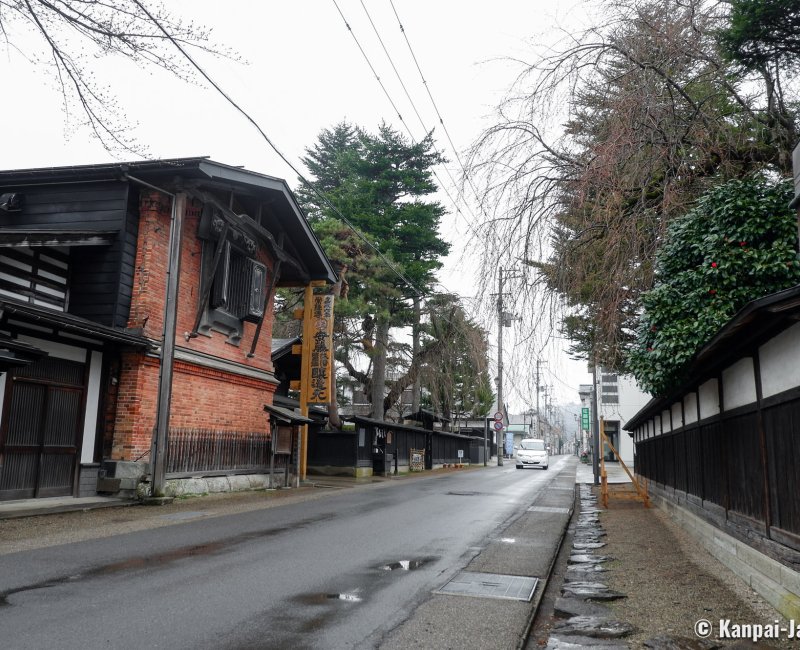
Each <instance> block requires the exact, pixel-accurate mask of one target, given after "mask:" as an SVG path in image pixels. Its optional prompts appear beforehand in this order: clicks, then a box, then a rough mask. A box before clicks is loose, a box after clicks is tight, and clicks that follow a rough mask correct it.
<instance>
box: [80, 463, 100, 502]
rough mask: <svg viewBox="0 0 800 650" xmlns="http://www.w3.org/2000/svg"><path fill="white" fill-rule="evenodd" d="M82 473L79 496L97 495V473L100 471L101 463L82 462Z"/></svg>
mask: <svg viewBox="0 0 800 650" xmlns="http://www.w3.org/2000/svg"><path fill="white" fill-rule="evenodd" d="M80 471H81V473H80V476H79V477H78V496H79V497H94V496H97V475H98V474H99V472H100V463H81V470H80Z"/></svg>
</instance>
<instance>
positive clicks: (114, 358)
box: [0, 158, 335, 499]
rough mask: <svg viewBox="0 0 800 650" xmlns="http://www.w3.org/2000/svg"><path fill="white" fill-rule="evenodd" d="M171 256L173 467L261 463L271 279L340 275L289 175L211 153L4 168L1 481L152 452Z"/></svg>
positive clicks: (91, 480)
mask: <svg viewBox="0 0 800 650" xmlns="http://www.w3.org/2000/svg"><path fill="white" fill-rule="evenodd" d="M174 206H178V208H180V206H182V207H183V210H182V214H181V215H179V216H180V217H181V218H180V219H177V218H176V214H175V213H174ZM173 223H180V237H179V240H177V241H179V246H178V247H177V248H173V249H172V250H173V251H174V250H177V251H178V254H177V255H171V254H170V251H171V249H170V233H171V228H172V227H173ZM170 273H176V274H177V277H178V287H177V298H176V300H175V301H174V305H173V304H170V307H171V308H174V309H173V311H172V313H173V314H174V322H175V332H176V336H175V345H174V351H173V352H172V354H171V355H170V356H168V357H167V358H168V359H169V358H171V359H173V363H172V377H171V385H172V392H171V397H170V398H169V399H168V400H167V402H166V403H167V404H168V413H169V447H168V452H167V458H168V459H169V463H170V465H169V467H168V468H167V472H170V471H171V472H172V473H173V474H178V473H180V470H181V468H183V469H184V470H186V471H187V472H189V473H193V472H194V473H196V472H197V471H202V470H203V469H204V468H205V469H207V470H209V471H210V472H211V473H216V474H224V473H226V471H230V472H234V471H235V472H241V471H246V470H248V469H254V470H257V469H259V468H262V467H263V464H264V459H263V449H264V443H265V441H266V440H267V439H268V431H267V429H268V424H267V418H266V417H265V414H264V409H263V407H264V404H271V403H272V395H273V394H274V392H275V388H276V386H277V383H278V382H277V380H276V378H275V375H274V370H273V367H272V362H271V360H270V354H271V350H270V341H271V330H272V317H273V310H272V297H273V296H274V290H275V288H276V287H280V286H303V285H305V284H307V283H308V282H309V281H312V280H325V281H328V282H333V281H334V280H335V273H334V271H333V268H332V267H331V264H330V262H329V260H328V259H327V258H326V257H325V254H324V253H323V251H322V249H321V247H320V245H319V242H318V241H317V239H316V238H315V236H314V234H313V233H312V231H311V229H310V228H309V226H308V223H307V222H306V220H305V217H304V216H303V215H302V213H301V211H300V209H299V208H298V206H297V203H296V201H295V199H294V197H293V196H292V194H291V192H290V190H289V188H288V186H287V185H286V183H285V182H284V181H283V180H280V179H277V178H272V177H269V176H264V175H262V174H257V173H254V172H250V171H247V170H244V169H241V168H238V167H230V166H227V165H222V164H219V163H216V162H213V161H210V160H208V159H206V158H189V159H175V160H161V161H149V162H137V163H126V164H108V165H91V166H80V167H69V168H55V169H31V170H14V171H0V370H4V371H5V372H4V373H3V374H2V375H0V400H2V420H1V421H0V499H20V498H33V497H42V496H57V495H58V496H61V495H70V494H72V495H75V496H83V495H87V494H94V493H95V492H96V490H97V477H98V473H100V475H101V476H102V475H104V474H107V475H108V476H110V477H111V478H116V479H119V478H122V480H123V481H124V479H125V477H127V476H133V477H135V476H138V474H141V473H143V472H145V471H146V470H147V469H148V467H147V464H146V463H147V461H149V458H150V454H151V445H152V443H153V432H154V430H155V428H156V422H157V415H158V409H159V400H158V397H159V381H160V373H161V371H162V359H161V356H162V347H164V346H163V345H162V343H163V341H164V340H165V339H164V337H165V317H166V315H167V314H169V313H170V310H168V309H165V307H166V306H167V303H166V301H167V295H168V279H169V276H170ZM167 329H168V328H167ZM167 350H168V353H169V351H170V350H171V348H170V346H169V345H168V346H167ZM212 447H213V449H212ZM209 450H211V451H209ZM201 457H202V458H201ZM193 463H194V464H193ZM204 463H205V465H203V464H204ZM101 468H102V470H103V471H101ZM120 468H124V471H120V472H119V473H118V472H117V470H119V469H120ZM212 470H213V471H212ZM109 485H111V487H110V488H109ZM113 487H114V486H113V482H112V483H109V482H108V481H106V482H105V484H104V488H105V489H113ZM117 487H119V481H118V482H117ZM122 487H123V488H124V487H125V485H122ZM128 487H130V486H128Z"/></svg>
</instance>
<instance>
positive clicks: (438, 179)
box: [333, 0, 477, 234]
mask: <svg viewBox="0 0 800 650" xmlns="http://www.w3.org/2000/svg"><path fill="white" fill-rule="evenodd" d="M333 4H334V5H335V6H336V10H337V11H338V12H339V15H340V16H341V17H342V21H343V22H344V24H345V27H347V31H348V32H350V35H351V36H352V37H353V40H354V41H355V43H356V46H357V47H358V50H359V52H361V56H363V57H364V60H365V61H366V63H367V65H368V66H369V69H370V70H371V71H372V74H373V75H374V76H375V79H376V80H377V81H378V84H379V85H380V87H381V90H383V94H384V95H386V99H388V100H389V103H390V104H391V106H392V109H393V110H394V112H395V113H397V118H398V119H399V120H400V122H401V123H402V125H403V127H405V130H406V132H407V133H408V137H409V138H411V142H413V143H414V144H417V140H416V138H415V137H414V134H413V132H412V131H411V128H410V127H409V126H408V123H407V122H406V121H405V120H404V119H403V116H402V115H401V113H400V110H399V109H398V108H397V104H396V103H395V101H394V100H393V99H392V96H391V95H390V94H389V91H388V90H387V89H386V86H385V85H384V83H383V81H382V80H381V78H380V75H379V74H378V73H377V71H376V70H375V66H374V65H372V61H371V60H370V58H369V56H368V55H367V53H366V51H365V50H364V48H363V47H362V45H361V42H360V41H359V40H358V37H357V36H356V33H355V31H354V30H353V28H352V27H351V26H350V23H349V22H347V18H346V17H345V15H344V13H343V12H342V10H341V8H340V7H339V4H338V3H337V2H336V0H333ZM361 6H362V7H363V8H364V12H365V13H366V14H367V18H368V19H369V22H370V24H371V25H372V28H373V29H374V30H375V34H376V36H377V37H378V41H379V42H380V44H381V46H382V47H383V51H384V52H385V53H386V57H387V58H388V59H389V63H390V64H391V66H392V68H393V69H394V72H395V74H396V75H397V79H398V81H399V82H400V85H401V86H402V88H403V90H404V91H405V93H406V97H408V100H409V102H410V103H411V106H412V108H413V109H414V112H415V113H416V115H417V118H419V120H420V124H422V128H423V130H424V131H425V132H426V133H429V132H430V131H429V130H428V128H427V127H426V126H425V123H424V121H423V120H422V118H421V117H420V114H419V111H418V110H417V107H416V105H415V104H414V101H413V100H412V99H411V96H410V95H409V93H408V90H407V88H406V85H405V83H404V82H403V79H402V77H401V76H400V73H399V72H398V71H397V67H396V66H395V65H394V61H393V60H392V57H391V56H390V55H389V52H388V50H387V49H386V46H385V45H384V43H383V39H382V38H381V35H380V33H379V32H378V29H377V27H376V26H375V23H374V21H373V20H372V16H371V15H370V13H369V11H368V10H367V8H366V6H365V5H364V3H363V1H362V3H361ZM457 155H458V154H457V153H456V156H457ZM444 169H445V171H446V172H447V174H448V176H450V181H451V183H452V184H453V186H454V187H455V188H456V189H457V188H458V183H456V181H455V179H454V178H453V176H452V174H450V170H449V169H447V167H445V168H444ZM432 172H433V175H434V177H435V178H436V180H437V181H438V182H439V188H440V189H441V190H442V191H443V192H444V193H445V194H446V195H447V198H448V199H450V202H451V203H452V204H453V207H455V209H456V212H457V213H460V212H461V209H460V208H459V207H458V201H456V200H455V199H453V197H452V196H451V194H450V192H449V191H448V190H447V187H446V186H445V184H444V183H443V182H442V179H441V178H439V175H438V174H437V173H436V170H435V169H434V170H432ZM459 194H460V192H459ZM462 201H463V199H462ZM463 203H464V205H465V206H466V207H467V209H468V210H469V211H470V214H471V216H472V218H473V219H474V218H475V215H474V214H472V210H470V209H469V205H468V204H467V202H466V201H463ZM467 225H468V226H469V227H470V229H472V227H471V224H469V223H468V224H467ZM473 232H474V230H473ZM475 234H477V233H475Z"/></svg>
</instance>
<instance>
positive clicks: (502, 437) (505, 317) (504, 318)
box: [497, 268, 519, 466]
mask: <svg viewBox="0 0 800 650" xmlns="http://www.w3.org/2000/svg"><path fill="white" fill-rule="evenodd" d="M504 276H505V277H509V278H514V277H519V271H515V270H514V269H503V268H501V269H499V273H498V281H497V285H498V286H497V410H498V411H500V412H501V413H502V414H503V418H504V422H503V428H502V429H501V430H500V431H499V432H498V434H499V435H498V436H497V438H498V443H497V464H498V465H500V466H502V464H503V453H504V452H505V449H506V429H505V419H506V409H505V405H504V404H503V328H504V327H510V326H511V320H512V316H511V314H506V312H504V311H503V279H504ZM501 445H502V447H501Z"/></svg>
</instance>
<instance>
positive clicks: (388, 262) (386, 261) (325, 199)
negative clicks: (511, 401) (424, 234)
mask: <svg viewBox="0 0 800 650" xmlns="http://www.w3.org/2000/svg"><path fill="white" fill-rule="evenodd" d="M134 2H135V3H136V5H137V6H138V7H139V8H140V9H141V10H142V11H143V12H144V13H145V14H147V17H148V18H150V20H151V21H153V24H155V25H156V26H157V27H158V29H159V30H161V32H162V33H163V34H164V36H165V37H166V38H167V39H168V40H169V41H170V42H171V43H172V44H173V45H174V46H175V48H176V49H177V50H178V51H179V52H180V53H181V54H182V55H183V56H184V57H185V58H186V59H187V60H188V61H189V63H191V64H192V66H193V67H194V68H195V69H196V70H197V71H198V72H199V73H200V74H201V75H202V77H203V78H204V79H205V80H206V81H207V82H208V83H210V84H211V85H212V86H213V87H214V89H215V90H216V91H217V92H218V93H219V94H220V95H222V96H223V97H224V98H225V99H226V100H227V101H228V103H229V104H230V105H231V106H233V107H234V108H235V109H236V110H237V111H238V112H239V113H241V115H242V116H244V118H245V119H246V120H247V121H248V122H250V124H252V125H253V126H254V127H255V129H256V130H257V131H258V133H259V134H260V135H261V137H262V138H263V139H264V140H265V141H266V143H267V144H268V145H269V146H270V147H271V148H272V150H273V151H274V152H275V153H276V154H278V156H280V158H281V160H283V162H285V163H286V164H287V165H288V166H289V168H290V169H291V170H292V171H293V172H294V173H295V174H297V176H298V178H299V179H300V180H301V181H302V182H303V183H304V184H305V185H306V186H307V187H308V188H309V189H310V190H311V191H312V192H314V194H316V195H317V196H318V197H319V198H320V199H321V200H322V201H323V202H324V203H325V204H326V205H327V206H328V207H330V208H331V209H332V210H333V211H334V213H335V214H336V215H337V217H339V218H340V219H341V220H342V221H343V222H344V223H345V224H346V225H347V226H348V227H349V228H350V230H352V231H353V232H354V233H355V234H356V235H357V236H358V237H359V238H360V239H362V240H363V241H364V243H366V244H367V246H369V247H370V248H371V249H372V250H373V251H374V252H375V253H376V254H377V255H378V257H379V258H380V259H381V260H382V261H383V263H384V264H386V266H388V267H389V268H390V269H391V270H392V272H393V273H394V274H395V275H397V277H398V278H400V280H402V281H403V282H404V283H405V284H406V285H407V286H408V287H409V288H410V289H412V290H413V291H416V292H417V293H418V294H419V295H420V296H422V295H424V292H423V291H421V290H420V289H419V288H418V287H417V286H416V285H415V284H414V283H413V282H412V281H411V280H409V279H408V278H407V277H406V276H405V274H403V272H402V271H401V270H400V269H399V268H397V266H395V265H394V264H393V263H392V261H391V260H390V259H389V258H388V257H386V256H385V255H384V254H383V253H382V252H381V250H380V249H379V248H378V247H377V246H376V245H375V244H374V243H372V242H371V241H370V240H369V239H368V238H367V237H366V235H364V234H363V233H362V232H360V231H359V230H358V229H357V228H356V227H355V226H353V224H352V223H350V221H349V220H348V219H347V217H345V216H344V215H343V214H342V213H341V211H340V210H339V209H338V208H337V207H336V206H335V205H334V204H333V203H332V202H331V201H330V200H329V199H328V197H327V196H325V194H324V193H323V192H321V191H320V190H318V189H317V188H316V187H315V186H314V184H313V183H311V181H309V180H308V179H307V178H306V177H305V176H303V174H302V173H300V171H299V170H298V169H297V167H296V166H295V165H294V164H292V162H290V161H289V159H288V158H287V157H286V156H285V155H284V154H283V152H281V150H280V149H278V147H277V146H276V145H275V143H274V142H272V140H271V139H270V138H269V136H268V135H267V134H266V133H265V132H264V130H263V129H262V128H261V126H259V124H258V122H256V121H255V119H253V118H252V117H251V116H250V114H249V113H248V112H247V111H245V110H244V109H243V108H242V107H241V106H239V104H237V103H236V101H234V100H233V99H232V98H231V97H230V96H229V95H228V94H227V93H226V92H225V91H224V90H223V89H222V88H221V87H220V86H219V85H218V84H217V82H215V81H214V80H213V79H212V78H211V77H210V76H209V74H208V73H207V72H206V71H205V70H204V69H203V68H202V67H201V66H200V65H199V64H198V63H197V62H196V61H195V60H194V59H193V58H192V57H191V55H190V54H189V53H188V52H187V51H186V50H184V49H183V47H182V46H181V45H180V43H178V41H176V40H175V38H173V36H172V35H171V34H170V33H169V32H168V31H167V30H166V29H164V27H163V26H162V25H161V23H160V22H159V21H157V20H156V19H155V18H154V17H153V15H152V14H151V13H150V12H149V11H148V10H147V8H146V7H145V6H144V5H143V4H142V3H141V2H140V1H139V0H134ZM335 2H336V0H334V4H335ZM337 7H338V5H337ZM348 28H349V26H348Z"/></svg>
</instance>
